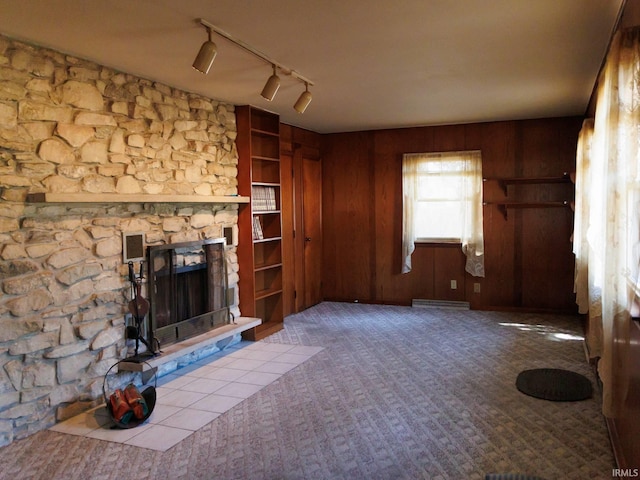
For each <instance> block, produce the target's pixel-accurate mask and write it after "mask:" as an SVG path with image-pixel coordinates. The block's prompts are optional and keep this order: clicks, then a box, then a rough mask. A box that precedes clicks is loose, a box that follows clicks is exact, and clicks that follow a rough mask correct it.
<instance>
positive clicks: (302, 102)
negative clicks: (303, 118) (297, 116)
mask: <svg viewBox="0 0 640 480" xmlns="http://www.w3.org/2000/svg"><path fill="white" fill-rule="evenodd" d="M304 87H305V90H304V92H302V93H301V94H300V97H298V100H297V101H296V103H295V105H294V106H293V109H294V110H295V111H296V112H298V113H304V111H305V110H306V109H307V107H308V106H309V104H310V103H311V100H313V97H312V96H311V92H310V91H309V84H308V83H307V82H304Z"/></svg>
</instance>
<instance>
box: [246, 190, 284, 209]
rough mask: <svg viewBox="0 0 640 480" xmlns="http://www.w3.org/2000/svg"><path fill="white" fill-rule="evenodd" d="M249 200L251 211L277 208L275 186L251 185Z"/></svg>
mask: <svg viewBox="0 0 640 480" xmlns="http://www.w3.org/2000/svg"><path fill="white" fill-rule="evenodd" d="M251 200H252V205H253V207H252V208H253V211H256V212H272V211H276V210H277V209H278V204H277V202H276V188H275V187H269V186H265V185H253V186H252V187H251Z"/></svg>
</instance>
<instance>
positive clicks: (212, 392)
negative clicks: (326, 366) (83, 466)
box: [50, 341, 322, 451]
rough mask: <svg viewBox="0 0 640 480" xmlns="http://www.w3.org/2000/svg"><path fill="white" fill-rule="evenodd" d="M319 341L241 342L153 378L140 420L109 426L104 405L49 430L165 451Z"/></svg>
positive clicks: (301, 357)
mask: <svg viewBox="0 0 640 480" xmlns="http://www.w3.org/2000/svg"><path fill="white" fill-rule="evenodd" d="M320 350H322V347H308V346H301V345H287V344H282V343H265V342H263V341H260V342H244V341H243V342H240V343H238V344H236V345H233V346H230V347H229V348H228V349H226V350H224V351H222V352H218V353H215V354H213V355H210V356H208V357H205V358H203V359H201V360H199V361H197V362H195V363H193V364H191V365H188V366H186V367H183V368H181V369H179V370H176V371H174V372H173V373H170V374H168V375H165V376H163V377H160V378H159V379H158V381H157V402H156V406H155V408H154V410H153V413H152V414H151V416H150V417H149V419H148V420H147V421H146V422H145V423H144V424H142V425H140V426H138V427H135V428H130V429H113V428H111V427H112V426H113V421H112V420H111V418H110V416H109V414H108V413H107V411H106V409H105V407H104V405H102V406H100V407H97V408H94V409H92V410H89V411H87V412H84V413H82V414H80V415H77V416H75V417H73V418H70V419H68V420H65V421H64V422H61V423H58V424H56V425H54V426H53V427H51V428H50V430H52V431H55V432H60V433H67V434H71V435H81V436H85V437H90V438H95V439H99V440H106V441H109V442H117V443H124V444H127V445H133V446H137V447H142V448H148V449H151V450H159V451H165V450H168V449H169V448H171V447H173V446H174V445H176V444H177V443H179V442H181V441H182V440H184V439H185V438H187V437H188V436H189V435H191V434H192V433H193V432H195V431H197V430H198V429H200V428H202V427H204V426H205V425H207V424H208V423H210V422H212V421H213V420H215V419H216V418H217V417H218V416H220V415H221V414H223V413H224V412H226V411H227V410H229V409H231V408H233V407H234V406H236V405H237V404H239V403H240V402H242V401H243V400H245V399H247V398H249V397H250V396H251V395H253V394H254V393H256V392H258V391H259V390H260V389H262V388H264V387H265V386H267V385H269V384H270V383H272V382H274V381H276V380H277V379H278V378H280V377H281V376H283V375H284V374H286V373H287V372H288V371H290V370H292V369H293V368H295V367H297V366H298V365H300V364H301V363H303V362H305V361H306V360H308V359H309V358H311V357H312V356H313V355H315V354H316V353H318V352H319V351H320Z"/></svg>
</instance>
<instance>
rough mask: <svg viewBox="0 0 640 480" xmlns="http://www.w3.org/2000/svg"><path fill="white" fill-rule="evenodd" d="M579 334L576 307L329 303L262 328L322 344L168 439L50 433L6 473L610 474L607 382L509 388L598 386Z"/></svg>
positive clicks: (18, 450) (294, 340)
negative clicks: (165, 445) (157, 443)
mask: <svg viewBox="0 0 640 480" xmlns="http://www.w3.org/2000/svg"><path fill="white" fill-rule="evenodd" d="M579 336H580V327H579V324H578V321H577V319H576V318H574V317H570V316H551V315H533V314H515V313H496V312H477V311H464V310H446V309H424V308H410V307H392V306H372V305H361V304H344V303H322V304H320V305H318V306H316V307H313V308H311V309H309V310H307V311H305V312H303V313H301V314H297V315H294V316H291V317H288V318H287V319H286V328H285V330H284V331H281V332H279V333H278V334H276V335H273V336H272V337H269V338H268V339H266V340H265V341H267V342H281V343H289V344H300V345H315V346H322V347H324V350H323V351H321V352H320V353H318V354H316V355H315V356H314V357H313V358H311V359H310V360H308V361H307V362H305V363H303V364H302V365H300V366H299V367H297V368H296V369H294V370H291V371H290V372H288V373H287V374H285V375H284V376H283V377H281V378H280V379H279V380H277V381H276V382H274V383H272V384H271V385H269V386H267V387H265V388H263V389H262V390H260V391H259V392H258V393H256V394H254V395H253V396H252V397H250V398H248V399H247V400H245V401H243V402H242V403H240V404H238V405H237V406H236V407H234V408H233V409H231V410H229V411H228V412H227V413H225V414H223V415H221V416H220V417H218V418H217V419H215V420H214V421H212V422H211V423H209V424H208V425H206V426H205V427H203V428H202V429H200V430H198V431H197V432H195V433H194V434H193V435H191V436H190V437H188V438H187V439H185V440H184V441H182V442H181V443H179V444H178V445H176V446H175V447H173V448H171V449H170V450H168V451H166V452H156V451H152V450H148V449H144V448H137V447H131V446H127V445H122V444H115V443H110V442H104V441H100V440H92V439H87V438H84V437H77V436H73V435H66V434H61V433H57V432H52V431H43V432H39V433H37V434H35V435H33V436H31V437H29V438H26V439H24V440H20V441H17V442H14V443H13V444H11V445H9V446H7V447H4V448H2V449H0V464H1V465H2V469H1V473H0V477H1V478H10V479H15V480H17V479H65V480H67V479H83V480H84V479H104V480H109V479H114V480H115V479H118V480H120V479H122V478H127V479H152V480H163V479H225V480H226V479H274V480H275V479H331V480H333V479H338V480H339V479H349V480H354V479H365V478H366V479H384V480H386V479H412V480H415V479H429V480H454V479H455V480H458V479H478V480H482V479H484V478H485V475H486V474H489V473H494V474H500V473H520V474H528V475H535V476H539V477H542V478H545V479H547V480H556V479H576V480H577V479H580V480H582V479H610V478H611V474H612V468H614V459H613V455H612V452H611V448H610V444H609V440H608V436H607V431H606V427H605V423H604V419H603V417H602V415H601V414H600V402H599V398H598V397H599V394H596V398H592V399H590V400H585V401H581V402H549V401H545V400H540V399H536V398H533V397H529V396H527V395H524V394H522V393H520V392H519V391H518V390H517V389H516V387H515V379H516V377H517V375H518V373H519V372H520V371H522V370H525V369H530V368H547V367H548V368H563V369H568V370H573V371H575V372H578V373H581V374H583V375H586V376H587V377H588V378H590V379H591V380H592V381H593V382H594V386H595V379H594V378H593V374H592V372H591V371H590V369H589V367H588V365H587V363H586V361H585V359H584V353H583V347H582V342H581V339H580V337H579ZM596 392H597V389H596Z"/></svg>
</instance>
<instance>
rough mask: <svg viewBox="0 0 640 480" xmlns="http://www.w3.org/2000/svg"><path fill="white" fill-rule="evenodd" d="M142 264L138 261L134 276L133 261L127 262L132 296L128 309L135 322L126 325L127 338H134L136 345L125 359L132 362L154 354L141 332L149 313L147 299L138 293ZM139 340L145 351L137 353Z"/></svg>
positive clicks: (142, 360) (140, 283)
mask: <svg viewBox="0 0 640 480" xmlns="http://www.w3.org/2000/svg"><path fill="white" fill-rule="evenodd" d="M142 266H143V262H140V270H139V273H138V275H137V276H136V274H135V271H134V268H133V262H129V281H130V282H131V289H132V296H133V299H132V300H131V301H130V302H129V311H130V312H131V314H132V315H133V318H134V320H135V323H136V324H135V326H128V327H127V338H129V339H135V341H136V347H135V352H134V355H133V356H132V357H128V358H127V359H126V360H127V361H129V362H134V363H142V362H144V361H145V359H148V358H149V357H154V356H155V355H156V353H155V351H154V349H153V347H152V346H151V344H150V343H149V342H148V341H147V340H146V339H145V338H144V335H143V333H142V323H143V322H144V317H145V316H146V315H147V313H149V301H148V300H147V299H146V298H144V297H143V296H142V295H141V293H140V289H141V286H142V279H143V278H144V275H143V271H142ZM140 342H142V343H143V344H144V345H145V346H146V347H147V351H146V352H143V353H138V349H139V348H140Z"/></svg>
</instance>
